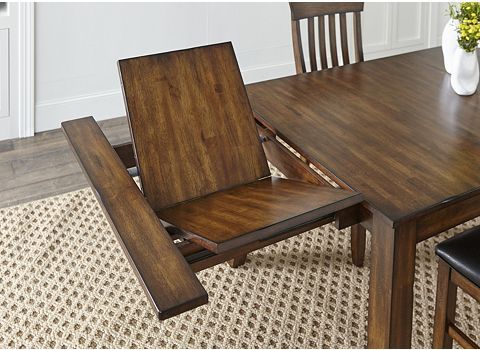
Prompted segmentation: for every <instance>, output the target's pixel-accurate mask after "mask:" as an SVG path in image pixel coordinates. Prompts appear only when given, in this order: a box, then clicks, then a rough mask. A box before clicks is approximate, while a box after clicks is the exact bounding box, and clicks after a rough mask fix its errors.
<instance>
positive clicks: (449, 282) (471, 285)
mask: <svg viewBox="0 0 480 350" xmlns="http://www.w3.org/2000/svg"><path fill="white" fill-rule="evenodd" d="M479 249H480V227H474V228H472V229H470V230H467V231H465V232H463V233H462V234H460V235H458V236H456V237H453V238H450V239H448V240H446V241H444V242H442V243H440V244H439V245H438V246H437V248H436V253H437V255H438V256H439V261H438V278H437V303H436V304H437V305H436V308H435V324H434V330H433V348H436V349H443V348H452V345H453V340H454V339H455V340H456V341H457V342H458V343H459V344H460V345H461V346H463V347H464V348H474V349H478V348H480V346H479V345H478V344H475V343H474V342H473V340H472V339H470V338H469V337H467V336H466V335H465V333H463V332H462V331H461V330H460V329H459V328H458V327H457V326H456V325H455V309H456V302H457V289H458V287H460V288H461V289H462V290H463V291H464V292H465V293H468V294H469V295H470V296H472V297H473V298H474V299H476V300H477V301H478V302H479V303H480V254H479ZM478 316H479V315H477V317H478Z"/></svg>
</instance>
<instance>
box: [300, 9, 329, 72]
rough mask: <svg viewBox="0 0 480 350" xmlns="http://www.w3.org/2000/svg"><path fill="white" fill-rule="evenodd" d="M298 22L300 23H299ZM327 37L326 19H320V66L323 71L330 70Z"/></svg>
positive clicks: (321, 17)
mask: <svg viewBox="0 0 480 350" xmlns="http://www.w3.org/2000/svg"><path fill="white" fill-rule="evenodd" d="M297 22H298V21H297ZM326 43H327V37H326V34H325V17H323V16H320V17H318V46H319V47H320V64H321V67H322V69H327V68H328V62H327V45H326Z"/></svg>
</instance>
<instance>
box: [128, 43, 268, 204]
mask: <svg viewBox="0 0 480 350" xmlns="http://www.w3.org/2000/svg"><path fill="white" fill-rule="evenodd" d="M119 69H120V74H121V79H122V82H123V83H122V85H123V91H124V97H125V101H126V105H127V114H128V118H129V121H130V127H131V132H132V139H133V141H134V150H135V154H136V158H137V163H138V170H139V174H140V179H141V183H142V188H143V191H144V194H145V196H146V198H147V200H148V202H149V203H150V205H151V206H152V208H153V209H154V210H160V209H162V208H165V207H167V206H170V205H173V204H176V203H179V202H182V201H185V200H189V199H192V198H195V197H199V196H203V195H206V194H209V193H213V192H215V191H218V190H222V189H225V188H229V187H231V186H236V185H239V184H242V183H248V182H251V181H254V180H257V179H259V178H262V177H265V176H268V175H269V174H270V171H269V169H268V165H267V161H266V158H265V154H264V153H263V150H262V146H261V144H260V142H259V139H258V135H257V133H256V127H255V122H254V119H253V115H252V110H251V108H250V104H249V101H248V98H247V95H246V93H245V87H244V85H243V81H242V77H241V75H240V71H239V69H238V64H237V61H236V58H235V55H234V53H233V48H232V45H231V43H224V44H217V45H210V46H206V47H202V48H195V49H188V50H180V51H175V52H169V53H162V54H156V55H150V56H144V57H137V58H133V59H125V60H120V61H119ZM226 150H229V151H228V152H227V151H226Z"/></svg>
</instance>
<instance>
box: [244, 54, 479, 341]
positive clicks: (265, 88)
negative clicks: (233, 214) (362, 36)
mask: <svg viewBox="0 0 480 350" xmlns="http://www.w3.org/2000/svg"><path fill="white" fill-rule="evenodd" d="M247 92H248V96H249V99H250V103H251V106H252V109H253V111H254V113H255V115H256V119H257V122H258V123H259V124H260V125H261V127H263V128H264V129H265V130H267V131H268V132H269V133H271V135H274V137H275V138H276V139H282V140H283V141H284V142H285V143H286V144H288V145H289V146H290V147H291V148H293V149H294V150H296V151H297V152H298V153H299V154H300V158H298V159H300V160H301V161H303V162H306V163H307V164H309V165H310V164H311V165H313V166H315V167H317V168H318V169H320V170H321V171H322V172H323V173H324V174H326V175H327V176H328V177H330V178H331V179H332V180H333V181H334V182H335V183H337V184H338V185H339V186H341V187H344V188H349V189H352V190H354V191H358V192H360V193H362V194H363V195H364V198H365V202H364V203H363V206H362V210H360V211H359V214H358V216H359V218H358V219H359V221H360V222H361V225H362V226H363V227H364V228H365V229H367V230H369V231H370V232H371V251H370V254H371V259H370V286H369V295H370V296H369V309H368V310H369V311H368V346H369V347H371V348H372V347H373V348H391V347H393V348H409V347H410V346H411V336H412V316H413V305H414V304H413V299H414V295H413V284H414V275H415V251H416V244H417V243H419V242H421V241H423V240H425V239H428V238H430V237H432V236H435V235H438V234H439V233H441V232H443V231H445V230H447V229H449V228H452V227H454V226H456V225H458V224H461V223H464V222H465V221H468V220H470V219H473V218H475V217H476V216H479V215H480V93H477V94H475V95H473V96H459V95H456V94H455V92H454V91H453V90H452V88H451V86H450V75H449V74H447V73H446V72H445V70H444V68H443V57H442V52H441V50H440V49H439V48H434V49H427V50H423V51H417V52H413V53H408V54H403V55H398V56H393V57H388V58H383V59H377V60H372V61H367V62H362V63H357V64H352V65H346V66H343V67H337V68H332V69H327V70H323V71H319V72H312V73H306V74H300V75H295V76H290V77H285V78H280V79H274V80H270V81H265V82H260V83H255V84H251V85H248V86H247ZM296 159H297V158H296ZM279 165H281V164H279ZM287 166H288V164H287Z"/></svg>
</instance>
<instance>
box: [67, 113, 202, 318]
mask: <svg viewBox="0 0 480 350" xmlns="http://www.w3.org/2000/svg"><path fill="white" fill-rule="evenodd" d="M62 128H63V130H64V132H65V136H66V137H67V139H68V141H69V143H70V145H71V147H72V150H73V152H74V153H75V155H76V156H77V159H78V161H79V163H80V164H81V166H82V168H83V170H84V172H85V174H86V175H87V177H88V179H89V181H90V183H91V186H92V187H93V189H94V193H95V195H96V196H97V199H98V200H99V202H100V204H101V206H102V208H103V210H104V212H105V215H106V216H107V218H108V219H109V221H110V223H111V225H112V228H113V229H114V231H115V233H116V235H117V238H118V241H119V242H120V244H121V245H122V247H123V248H124V252H125V254H126V255H127V257H128V258H129V261H130V263H131V265H132V267H133V269H134V271H135V272H136V274H137V277H138V279H139V281H140V282H141V284H142V286H143V287H144V288H145V290H146V295H147V297H148V298H149V299H150V301H151V303H152V305H153V306H154V308H155V310H156V312H157V314H158V317H159V318H160V319H166V318H169V317H172V316H175V315H177V314H179V313H181V312H184V311H187V310H190V309H192V308H195V307H197V306H200V305H203V304H205V303H207V301H208V297H207V293H206V292H205V290H204V288H203V287H202V285H201V284H200V282H199V281H198V279H197V277H196V276H195V274H194V273H193V272H192V270H191V269H190V267H189V265H188V264H187V262H186V260H185V259H184V257H183V256H182V255H181V254H180V252H179V251H178V249H177V248H176V247H175V245H174V244H173V242H172V240H171V238H170V235H169V234H168V233H167V232H166V231H165V229H164V228H163V226H162V225H161V223H160V221H159V219H158V218H157V216H156V214H155V212H154V211H153V210H152V209H151V207H150V206H149V205H148V203H147V201H146V200H145V199H144V197H143V195H142V193H141V192H140V190H139V189H138V187H137V185H136V184H135V182H134V181H133V179H132V178H131V177H130V176H129V175H128V173H127V171H126V170H125V166H124V164H123V163H122V162H121V160H120V158H119V157H118V155H117V154H116V152H115V151H114V149H113V148H112V147H111V145H110V144H109V143H108V141H107V139H106V138H105V136H104V134H103V133H102V131H101V130H100V128H99V127H98V125H97V124H96V122H95V120H94V119H93V118H91V117H90V118H82V119H77V120H73V121H68V122H64V123H62Z"/></svg>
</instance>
